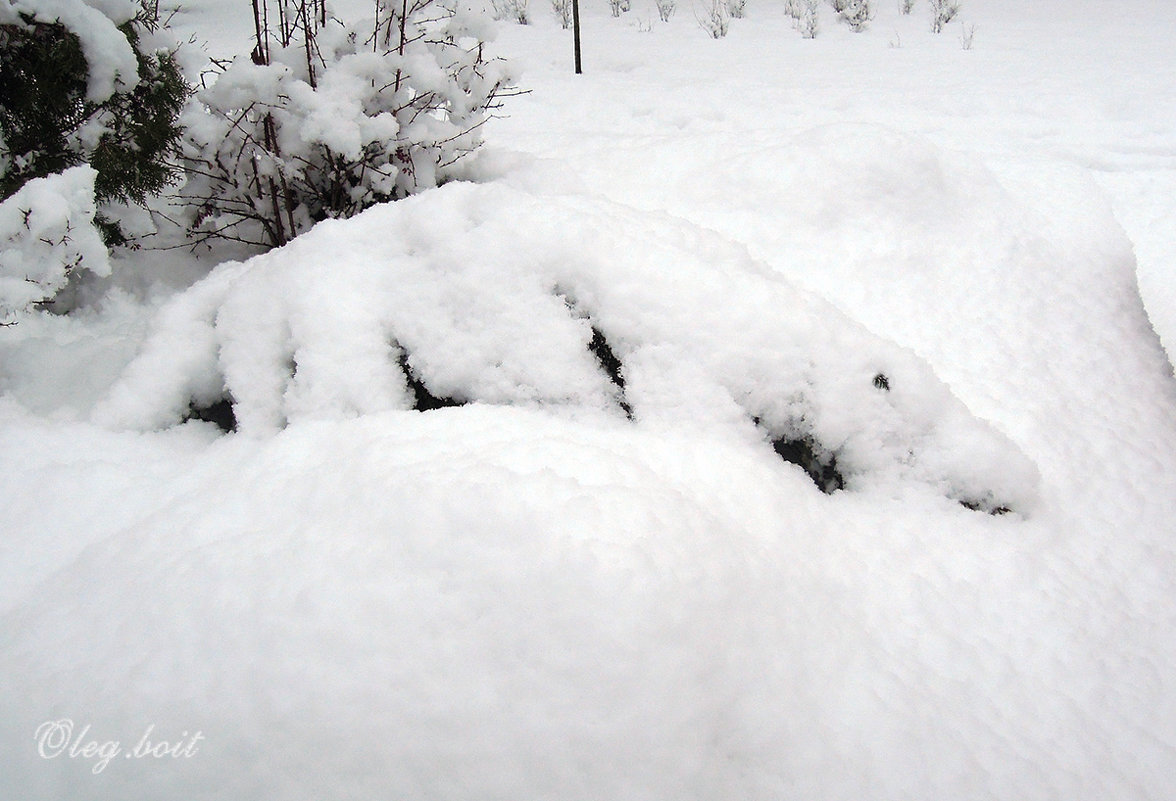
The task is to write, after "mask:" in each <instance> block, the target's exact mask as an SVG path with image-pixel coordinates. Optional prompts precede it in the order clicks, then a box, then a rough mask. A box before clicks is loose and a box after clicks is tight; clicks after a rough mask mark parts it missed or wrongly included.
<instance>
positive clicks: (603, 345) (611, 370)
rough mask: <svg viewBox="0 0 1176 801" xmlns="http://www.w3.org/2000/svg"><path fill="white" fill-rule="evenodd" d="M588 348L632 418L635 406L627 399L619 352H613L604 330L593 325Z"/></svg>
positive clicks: (621, 405)
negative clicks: (618, 356)
mask: <svg viewBox="0 0 1176 801" xmlns="http://www.w3.org/2000/svg"><path fill="white" fill-rule="evenodd" d="M588 350H589V351H591V352H592V355H593V356H595V357H596V361H597V362H599V363H600V369H602V370H604V374H605V375H607V376H608V380H609V381H611V382H612V383H613V385H614V386H615V387H616V388H617V404H618V405H619V406H620V407H621V409H622V410H623V411H624V412H625V417H627V418H629V419H630V420H632V419H633V407H632V406H630V405H629V401H627V400H626V399H625V376H624V375H623V373H622V369H623V365H622V364H621V360H620V359H618V358H617V354H616V353H615V352H613V349H612V346H611V345H609V344H608V339H606V338H605V336H604V332H603V331H601V330H600V329H599V328H597V327H596V326H592V341H591V342H589V343H588Z"/></svg>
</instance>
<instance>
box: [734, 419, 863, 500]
mask: <svg viewBox="0 0 1176 801" xmlns="http://www.w3.org/2000/svg"><path fill="white" fill-rule="evenodd" d="M752 422H753V423H755V424H756V426H760V427H762V426H761V423H762V422H763V421H761V420H760V418H758V417H753V418H752ZM768 433H769V435H771V433H772V432H768ZM771 442H772V450H774V451H775V452H776V455H777V456H779V457H780V458H781V459H783V460H784V461H786V462H791V463H792V464H794V465H797V466H798V467H800V468H801V469H802V470H804V472H806V473H808V477H809V478H811V479H812V480H813V483H814V484H816V485H817V489H819V490H820V491H821V492H823V493H825V494H826V495H832V494H833V493H834V492H837V490H843V489H845V476H843V475H842V474H841V471H840V470H838V469H837V454H835V453H831V452H830V451H829V450H828V449H826V448H822V447H820V446H819V445H818V444H817V443H816V442H815V441H814V440H813V438H812V437H810V436H807V435H806V436H802V437H795V436H791V437H790V436H781V437H777V436H773V437H772V440H771Z"/></svg>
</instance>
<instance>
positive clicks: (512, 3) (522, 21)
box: [493, 0, 531, 25]
mask: <svg viewBox="0 0 1176 801" xmlns="http://www.w3.org/2000/svg"><path fill="white" fill-rule="evenodd" d="M527 3H528V0H493V5H494V18H495V19H500V20H510V21H511V22H517V23H518V24H519V25H530V24H531V13H530V11H528V9H527Z"/></svg>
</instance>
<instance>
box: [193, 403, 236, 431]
mask: <svg viewBox="0 0 1176 801" xmlns="http://www.w3.org/2000/svg"><path fill="white" fill-rule="evenodd" d="M184 420H185V421H187V420H201V421H203V422H205V423H212V424H213V425H215V426H216V427H217V428H219V429H220V430H221V431H223V432H225V433H226V434H231V433H233V432H234V431H236V430H237V415H236V414H235V413H234V412H233V401H232V400H231V399H230V398H221V399H220V400H218V401H217V402H216V403H212V404H209V405H207V406H200V405H198V404H197V403H196V401H192V402H191V403H190V404H188V413H187V414H186V415H184Z"/></svg>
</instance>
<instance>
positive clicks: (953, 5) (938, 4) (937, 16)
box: [930, 0, 960, 33]
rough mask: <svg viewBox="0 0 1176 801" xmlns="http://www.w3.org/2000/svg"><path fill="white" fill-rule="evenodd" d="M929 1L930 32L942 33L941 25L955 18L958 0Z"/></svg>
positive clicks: (958, 11)
mask: <svg viewBox="0 0 1176 801" xmlns="http://www.w3.org/2000/svg"><path fill="white" fill-rule="evenodd" d="M930 3H931V32H932V33H942V32H943V26H944V25H947V23H949V22H951V21H952V20H953V19H955V17H956V14H958V13H960V4H959V2H958V0H930Z"/></svg>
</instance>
